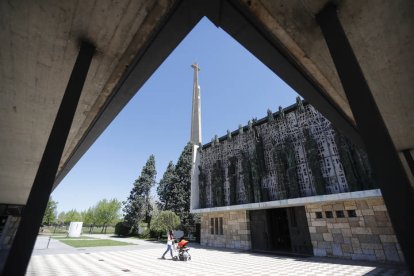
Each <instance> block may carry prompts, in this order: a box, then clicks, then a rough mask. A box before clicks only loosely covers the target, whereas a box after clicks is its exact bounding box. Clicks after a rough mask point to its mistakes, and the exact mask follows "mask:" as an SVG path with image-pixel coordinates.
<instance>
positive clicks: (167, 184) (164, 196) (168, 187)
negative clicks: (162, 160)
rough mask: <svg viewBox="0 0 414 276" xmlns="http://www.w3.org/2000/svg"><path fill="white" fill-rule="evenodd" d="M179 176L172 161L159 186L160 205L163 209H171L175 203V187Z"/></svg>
mask: <svg viewBox="0 0 414 276" xmlns="http://www.w3.org/2000/svg"><path fill="white" fill-rule="evenodd" d="M177 182H178V178H177V174H176V172H175V165H174V163H173V162H172V161H170V163H168V166H167V169H166V171H165V173H164V175H163V176H162V179H161V180H160V183H159V185H158V187H157V193H158V198H159V207H160V209H161V210H164V211H165V210H171V208H172V206H173V204H174V198H173V194H174V189H175V186H177Z"/></svg>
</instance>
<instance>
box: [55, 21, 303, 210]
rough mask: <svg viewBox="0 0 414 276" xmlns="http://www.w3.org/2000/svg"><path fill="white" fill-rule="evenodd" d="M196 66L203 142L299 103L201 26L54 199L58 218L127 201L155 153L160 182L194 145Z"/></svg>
mask: <svg viewBox="0 0 414 276" xmlns="http://www.w3.org/2000/svg"><path fill="white" fill-rule="evenodd" d="M195 61H196V62H198V64H199V66H200V68H201V71H200V72H199V84H200V86H201V116H202V139H203V143H207V142H209V141H210V140H211V138H212V137H213V136H214V135H215V134H217V135H218V136H222V135H225V134H226V131H227V129H230V130H235V129H237V128H238V125H239V124H243V125H245V124H247V121H248V120H249V119H251V118H253V117H257V118H262V117H265V116H266V111H267V109H268V108H270V109H271V110H272V111H276V110H277V109H278V107H279V106H283V107H286V106H288V105H291V104H293V103H294V102H295V98H296V97H297V94H296V93H295V92H294V91H293V90H292V89H291V88H290V87H289V86H288V85H286V84H285V83H284V82H283V81H282V80H280V79H279V78H278V77H277V76H276V75H275V74H274V73H273V72H271V71H270V70H269V69H268V68H267V67H266V66H264V65H263V64H262V63H261V62H260V61H259V60H257V59H256V58H255V57H254V56H253V55H252V54H250V52H248V51H247V50H246V49H245V48H243V46H241V45H240V44H239V43H238V42H236V41H235V40H234V39H233V38H231V37H230V36H229V35H228V34H227V33H225V32H224V31H223V30H221V29H219V28H217V27H216V26H214V25H213V24H212V23H211V22H210V21H208V20H207V19H202V20H201V21H200V22H199V24H198V25H197V26H196V27H195V28H194V29H193V30H192V32H190V33H189V34H188V35H187V37H186V38H185V39H184V40H183V41H182V42H181V43H180V45H179V46H178V47H177V48H176V49H175V50H174V51H173V52H172V53H171V54H170V56H169V57H168V58H167V59H166V60H165V61H164V63H163V64H162V65H161V66H160V67H159V68H158V70H157V71H156V72H155V73H154V74H153V76H152V77H151V78H150V79H149V80H148V81H147V82H146V83H145V84H144V86H143V87H142V88H141V89H140V90H139V91H138V92H137V94H136V95H135V96H134V97H133V98H132V99H131V101H130V102H129V103H128V105H127V106H125V108H124V109H123V110H122V111H121V113H120V114H119V115H118V116H117V117H116V118H115V119H114V121H113V122H112V123H111V124H110V126H109V127H108V128H107V129H106V130H105V131H104V133H103V134H102V135H101V136H100V137H99V138H98V140H97V141H96V142H95V143H94V144H93V145H92V147H91V148H90V149H89V150H88V151H87V152H86V153H85V155H84V156H83V157H82V158H81V160H80V161H79V162H78V163H77V164H76V165H75V167H74V168H73V169H72V170H71V171H70V172H69V174H68V175H67V176H66V177H65V179H63V181H62V182H61V183H60V185H59V186H58V187H57V188H56V189H55V191H54V192H53V193H52V197H53V199H54V200H56V201H58V202H59V203H58V211H59V212H61V211H68V210H70V209H77V210H78V211H82V210H85V209H87V208H88V207H90V206H93V205H95V204H96V203H97V202H98V201H99V200H101V199H104V198H107V199H111V198H117V199H118V200H120V201H124V200H126V198H127V197H128V195H129V192H130V190H131V188H132V185H133V182H134V181H135V179H137V178H138V176H139V174H140V172H141V169H142V167H143V166H144V164H145V162H146V160H147V159H148V156H149V155H150V154H154V155H155V159H156V167H157V173H158V174H157V180H159V179H160V178H161V177H162V175H163V173H164V171H165V168H166V167H167V164H168V162H169V161H170V160H172V161H173V162H174V163H175V162H176V161H177V159H178V156H179V155H180V153H181V151H182V150H183V148H184V146H185V144H186V143H187V142H188V141H189V139H190V126H191V97H192V84H193V69H192V68H191V67H190V66H191V64H192V63H194V62H195Z"/></svg>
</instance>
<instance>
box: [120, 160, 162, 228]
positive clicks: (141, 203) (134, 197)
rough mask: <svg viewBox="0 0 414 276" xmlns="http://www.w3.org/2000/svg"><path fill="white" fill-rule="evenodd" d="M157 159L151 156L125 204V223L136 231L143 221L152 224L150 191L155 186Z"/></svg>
mask: <svg viewBox="0 0 414 276" xmlns="http://www.w3.org/2000/svg"><path fill="white" fill-rule="evenodd" d="M156 175H157V171H156V170H155V157H154V155H150V157H149V158H148V160H147V163H146V164H145V166H144V167H143V168H142V171H141V175H140V176H139V178H138V179H137V180H135V182H134V186H133V188H132V190H131V192H130V195H129V197H128V199H127V201H125V202H123V204H124V208H123V211H124V213H125V216H124V221H125V222H126V223H127V224H128V225H129V226H131V227H134V228H135V229H136V228H137V227H138V224H139V223H140V222H141V221H145V222H147V223H149V222H150V219H151V217H150V212H151V210H152V207H151V203H150V190H151V188H152V187H153V186H154V185H155V176H156Z"/></svg>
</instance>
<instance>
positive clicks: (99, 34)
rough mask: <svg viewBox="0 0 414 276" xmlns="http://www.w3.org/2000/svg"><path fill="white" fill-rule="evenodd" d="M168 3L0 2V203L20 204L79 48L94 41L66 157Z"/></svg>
mask: <svg viewBox="0 0 414 276" xmlns="http://www.w3.org/2000/svg"><path fill="white" fill-rule="evenodd" d="M170 2H172V1H110V0H99V1H47V0H45V1H1V3H0V13H1V14H0V22H1V30H0V37H1V38H2V39H1V40H2V43H1V44H0V53H1V56H0V66H1V73H0V74H1V81H0V83H1V84H0V87H1V101H0V108H1V117H0V126H1V135H0V152H1V157H0V183H1V184H0V185H1V192H0V203H14V204H25V203H26V200H27V197H28V194H29V192H30V188H31V185H32V184H33V180H34V177H35V174H36V171H37V168H38V165H39V163H40V160H41V157H42V154H43V150H44V149H45V145H46V142H47V139H48V137H49V134H50V130H51V127H52V125H53V122H54V119H55V116H56V113H57V110H58V108H59V104H60V101H61V99H62V96H63V93H64V91H65V88H66V85H67V82H68V80H69V76H70V74H71V71H72V68H73V65H74V63H75V60H76V57H77V54H78V51H79V39H80V38H86V39H88V40H89V41H91V42H92V43H94V44H95V45H96V47H97V53H96V55H95V56H94V59H93V61H92V64H91V67H90V69H89V73H88V77H87V79H86V82H85V86H84V89H83V91H82V96H81V99H80V102H79V105H78V108H77V111H76V115H75V118H74V121H73V125H72V128H71V131H70V134H69V138H68V142H67V143H66V147H65V151H64V154H63V158H62V161H61V166H62V164H64V163H65V161H66V160H67V159H68V157H69V156H70V155H71V153H72V152H73V150H74V148H75V146H76V145H77V143H78V142H79V141H80V139H81V138H82V136H83V135H84V134H85V131H86V130H87V129H88V127H89V126H90V124H91V123H92V122H93V120H94V119H96V116H97V114H98V113H99V111H100V110H101V108H102V107H103V105H104V103H105V102H106V100H107V98H108V96H109V95H110V94H111V92H112V91H113V89H114V87H115V85H116V84H117V82H118V81H119V79H120V77H121V75H123V74H124V72H125V69H126V68H127V66H128V64H130V62H131V60H132V59H133V58H134V56H135V55H136V53H137V51H138V50H139V49H140V48H141V47H142V46H143V45H144V44H145V42H146V41H147V40H148V38H149V37H150V36H151V34H152V33H153V32H154V30H155V27H156V26H157V24H158V22H159V21H160V20H161V19H162V18H163V15H164V14H166V12H167V11H168V9H169V8H170V7H171V3H170Z"/></svg>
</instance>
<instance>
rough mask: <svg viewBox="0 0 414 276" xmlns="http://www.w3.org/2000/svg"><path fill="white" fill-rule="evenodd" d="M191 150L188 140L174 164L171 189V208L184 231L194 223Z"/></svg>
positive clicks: (191, 146)
mask: <svg viewBox="0 0 414 276" xmlns="http://www.w3.org/2000/svg"><path fill="white" fill-rule="evenodd" d="M192 152H193V145H192V144H191V143H190V142H189V143H187V145H186V146H185V147H184V150H183V151H182V153H181V155H180V157H179V158H178V161H177V165H176V166H175V173H176V176H177V183H176V185H175V187H174V189H173V195H172V203H171V210H172V211H174V212H175V213H176V214H177V215H178V216H179V217H180V219H181V225H182V226H183V228H184V230H185V231H188V227H189V226H191V225H193V224H194V216H193V215H192V214H191V213H190V197H191V166H192Z"/></svg>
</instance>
